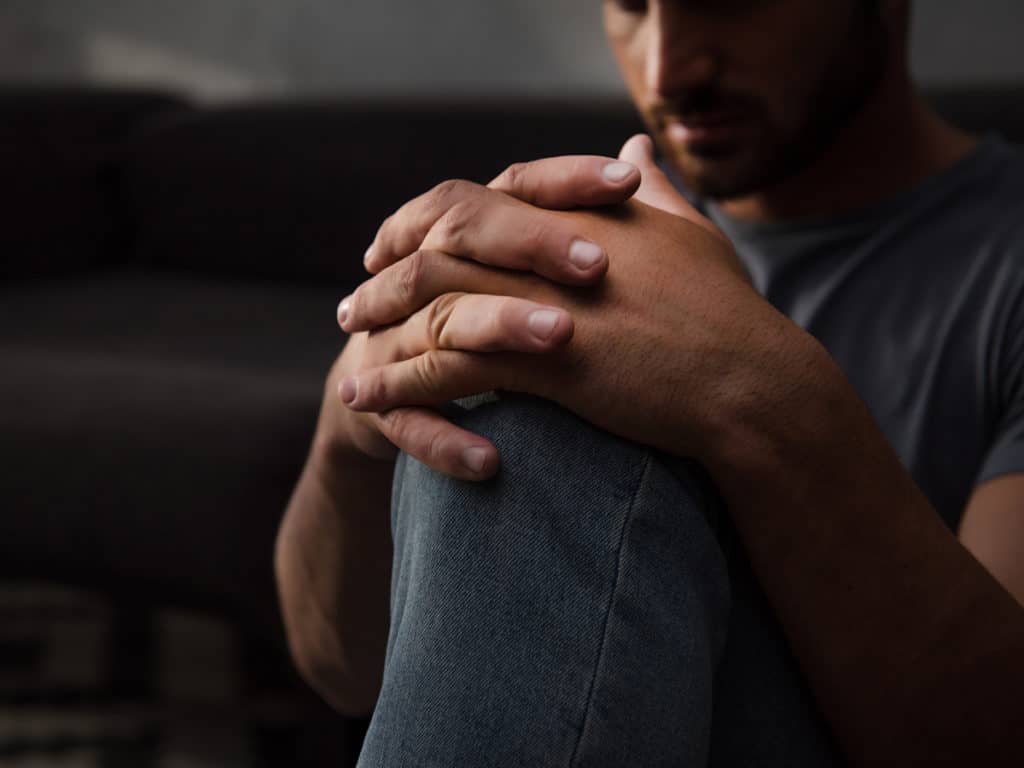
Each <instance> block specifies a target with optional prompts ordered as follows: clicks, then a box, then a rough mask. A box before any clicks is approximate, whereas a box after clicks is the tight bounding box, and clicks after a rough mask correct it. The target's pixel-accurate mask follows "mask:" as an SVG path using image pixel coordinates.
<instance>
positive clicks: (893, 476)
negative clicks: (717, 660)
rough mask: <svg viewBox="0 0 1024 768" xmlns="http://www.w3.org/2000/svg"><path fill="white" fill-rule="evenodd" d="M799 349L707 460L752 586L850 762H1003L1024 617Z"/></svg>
mask: <svg viewBox="0 0 1024 768" xmlns="http://www.w3.org/2000/svg"><path fill="white" fill-rule="evenodd" d="M802 344H803V345H802V346H801V344H800V343H798V344H797V345H796V347H797V348H796V349H795V351H792V350H790V351H791V352H792V355H793V356H792V357H791V358H790V359H789V360H788V361H787V362H788V364H789V365H790V367H791V370H793V371H795V372H798V375H797V376H795V377H794V378H793V379H792V381H791V383H790V384H788V385H786V386H780V387H779V388H778V389H777V390H776V391H775V392H774V393H773V395H772V397H773V398H774V401H773V402H770V403H767V404H766V403H764V402H761V403H760V404H759V405H756V406H755V405H753V403H754V400H753V399H747V402H746V404H745V405H742V406H739V407H737V408H736V409H735V410H734V411H733V416H735V417H736V418H735V419H734V420H733V425H734V429H733V430H731V432H730V431H728V430H726V431H725V433H724V434H726V435H728V437H727V439H725V440H722V441H720V442H719V444H718V446H717V447H716V450H715V451H714V452H713V453H712V454H711V455H709V457H708V458H707V464H708V468H709V470H710V471H711V472H712V474H713V475H714V477H715V479H716V481H717V482H718V483H719V486H720V488H721V491H722V493H723V495H724V497H725V498H726V501H727V503H728V504H729V507H730V509H731V512H732V515H733V517H734V519H735V522H736V525H737V528H738V529H739V530H740V532H741V535H742V537H743V539H744V543H745V545H746V548H747V551H748V553H749V556H750V558H751V560H752V563H753V566H754V568H755V570H756V572H757V574H758V577H759V579H760V581H761V582H762V585H763V587H764V589H765V591H766V592H767V594H768V595H769V597H770V599H771V601H772V603H773V606H774V608H775V611H776V613H777V615H778V617H779V619H780V621H781V622H782V624H783V626H784V628H785V630H786V633H787V635H788V638H789V641H790V643H791V645H792V647H793V650H794V652H795V653H796V655H797V657H798V658H799V659H800V662H801V665H802V667H803V669H804V671H805V673H806V674H807V676H808V679H809V681H810V683H811V686H812V688H813V690H814V691H815V694H816V696H817V698H818V700H819V703H820V705H821V706H822V708H823V710H824V712H825V713H826V716H827V717H828V718H829V720H830V722H831V724H832V726H833V728H834V730H835V732H836V735H837V737H838V738H839V740H840V742H841V743H842V744H843V747H844V750H845V751H846V754H847V755H848V756H849V758H850V759H851V762H853V763H854V764H862V765H878V764H955V765H961V764H964V765H966V764H977V765H981V764H985V765H997V764H1001V761H1006V760H1008V759H1010V756H1011V755H1013V751H1011V748H1013V749H1019V746H1018V744H1017V740H1018V739H1019V734H1020V733H1021V732H1022V730H1024V718H1022V710H1021V709H1020V707H1019V696H1020V691H1021V690H1024V611H1022V609H1021V608H1020V606H1019V605H1018V604H1017V603H1016V602H1015V601H1014V600H1013V598H1012V597H1010V595H1009V594H1008V593H1007V592H1006V591H1005V590H1004V589H1003V588H1002V587H1001V586H1000V585H999V584H998V583H997V582H996V581H995V579H994V578H992V577H991V576H990V575H989V574H988V572H987V571H986V570H985V569H984V568H983V567H982V566H981V565H980V564H979V563H978V562H977V561H976V560H975V559H974V558H973V557H972V556H971V555H970V554H969V553H968V552H967V550H966V549H964V548H963V547H962V546H961V545H960V543H959V542H958V541H957V539H956V538H955V537H954V536H953V534H952V533H951V532H949V531H948V530H947V529H946V527H945V526H944V525H943V523H942V522H941V520H940V518H939V516H938V515H937V513H936V512H935V511H934V510H933V509H932V508H931V506H930V504H929V503H928V501H927V499H926V498H925V497H924V496H923V494H922V493H921V491H920V490H919V489H918V488H917V487H916V485H915V484H914V482H913V480H912V478H911V477H910V476H909V474H908V473H907V472H906V470H905V469H904V468H903V466H902V465H901V463H900V462H899V460H898V458H897V457H896V456H895V454H894V452H893V451H892V449H891V448H890V446H889V445H888V443H887V441H886V440H885V438H884V436H883V435H882V434H881V432H880V430H879V429H878V428H877V426H876V425H875V424H874V422H873V421H872V419H871V418H870V415H869V414H868V412H867V409H866V407H865V406H864V405H863V404H862V403H861V402H860V401H859V399H858V398H857V397H856V395H855V394H854V393H853V392H852V389H851V387H850V386H849V384H848V383H847V382H846V380H845V378H844V377H843V375H842V374H841V372H840V371H839V370H838V368H837V366H835V364H834V363H833V362H832V361H831V359H829V358H828V356H827V354H825V352H824V350H821V349H820V347H818V346H817V344H816V343H808V342H807V341H806V340H804V342H802ZM781 359H783V360H786V355H785V354H784V355H783V356H782V358H781Z"/></svg>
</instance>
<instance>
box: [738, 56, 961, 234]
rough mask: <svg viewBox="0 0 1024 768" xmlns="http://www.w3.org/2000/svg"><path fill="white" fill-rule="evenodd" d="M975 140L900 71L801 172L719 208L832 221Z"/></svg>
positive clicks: (948, 160)
mask: <svg viewBox="0 0 1024 768" xmlns="http://www.w3.org/2000/svg"><path fill="white" fill-rule="evenodd" d="M974 145H975V140H974V139H973V138H972V137H970V136H968V135H967V134H965V133H963V132H962V131H960V130H959V129H957V128H954V127H953V126H952V125H950V124H949V123H947V122H946V121H944V120H943V119H942V118H940V117H939V116H938V115H937V114H936V113H935V112H934V111H933V110H932V109H931V107H930V106H928V105H927V104H926V103H925V101H924V99H923V98H922V97H921V95H920V94H919V93H918V92H917V90H916V89H915V88H914V86H913V85H912V83H911V82H910V79H909V77H908V76H907V75H906V74H905V70H903V69H901V70H900V72H899V73H895V74H890V75H887V76H884V77H883V78H882V81H881V82H880V83H879V87H878V88H877V89H876V91H875V93H874V94H873V95H872V96H871V97H870V98H869V99H868V101H867V102H866V103H865V105H864V107H863V108H862V109H861V110H860V112H859V113H857V115H856V116H855V117H854V118H853V119H852V120H850V122H849V123H848V124H847V125H846V126H845V127H844V128H843V129H842V130H841V131H840V132H839V134H838V135H837V136H836V138H835V140H834V141H833V142H832V144H831V145H830V146H829V147H828V148H827V149H826V150H825V151H824V152H823V153H822V154H821V156H820V157H818V158H817V160H815V161H814V162H813V163H812V164H811V165H810V166H809V167H807V168H806V169H804V170H803V171H801V172H799V173H797V174H795V175H793V176H791V177H789V178H787V179H785V180H783V181H781V182H778V183H776V184H774V185H772V186H770V187H768V188H765V189H763V190H760V191H758V192H757V193H756V194H753V195H749V196H747V197H743V198H735V199H732V200H723V201H721V202H720V203H719V206H720V207H721V209H722V210H723V211H724V212H725V213H727V214H728V215H730V216H732V217H734V218H738V219H744V220H749V221H782V220H787V219H797V218H806V217H820V216H835V215H837V214H843V213H849V212H853V211H857V210H861V209H863V208H867V207H870V206H872V205H874V204H877V203H880V202H882V201H884V200H886V199H888V198H890V197H892V196H894V195H897V194H899V193H900V192H903V191H905V190H908V189H910V188H912V187H913V186H914V185H916V184H918V183H919V182H921V181H923V180H924V179H926V178H928V177H929V176H933V175H934V174H936V173H939V172H941V171H942V170H944V169H946V168H948V167H949V166H950V165H952V164H953V163H955V162H956V161H957V160H959V159H961V158H962V157H963V156H964V155H966V154H967V153H968V152H970V151H971V149H972V148H973V147H974Z"/></svg>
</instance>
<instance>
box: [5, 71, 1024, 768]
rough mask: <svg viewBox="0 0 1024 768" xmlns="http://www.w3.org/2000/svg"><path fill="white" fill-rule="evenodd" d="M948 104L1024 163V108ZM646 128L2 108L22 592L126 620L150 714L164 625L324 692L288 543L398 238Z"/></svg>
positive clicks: (438, 107) (284, 109) (201, 110)
mask: <svg viewBox="0 0 1024 768" xmlns="http://www.w3.org/2000/svg"><path fill="white" fill-rule="evenodd" d="M933 98H934V99H935V101H936V103H937V104H938V105H939V107H940V109H941V110H942V111H944V112H946V113H947V114H949V115H951V116H952V117H953V118H954V119H955V120H956V121H957V122H959V123H960V124H962V125H964V126H965V127H968V128H971V129H973V130H976V131H998V132H1000V133H1002V134H1003V135H1004V136H1006V137H1007V138H1009V139H1010V140H1013V141H1024V91H1021V90H1019V89H1012V88H989V89H984V88H982V89H972V90H966V91H950V92H941V93H934V94H933ZM638 129H639V123H638V120H637V118H636V117H635V115H634V114H633V112H632V110H631V108H630V107H629V106H628V105H625V104H621V103H607V104H601V103H579V104H564V103H554V102H551V103H542V102H538V103H516V104H514V105H510V104H508V103H503V102H497V101H495V102H494V103H492V104H472V105H470V104H465V103H463V104H436V103H428V102H423V103H419V104H417V103H406V104H386V103H331V102H320V103H312V102H307V103H252V104H244V105H234V106H222V107H216V108H212V107H199V106H195V105H193V104H190V103H188V102H187V101H186V100H184V99H181V98H179V97H176V96H173V95H168V94H160V93H142V92H126V91H103V90H81V89H42V90H41V89H30V88H16V87H8V88H5V89H0V179H2V183H3V192H2V199H3V200H4V206H3V212H4V213H3V218H4V225H3V226H2V227H0V275H2V278H3V283H2V285H0V366H2V371H3V375H2V376H0V510H2V513H0V579H2V580H3V582H4V583H6V584H9V585H10V584H14V585H18V584H38V583H46V584H63V585H75V586H76V587H85V588H87V589H88V590H89V592H90V594H98V595H102V596H103V598H104V599H106V600H110V601H111V605H113V606H114V608H113V611H114V615H116V616H117V617H121V618H117V619H116V620H115V621H114V626H115V627H119V629H118V632H119V633H120V634H117V633H115V634H117V638H118V640H117V642H118V643H120V645H118V646H117V647H118V648H120V649H121V650H120V651H119V652H118V656H117V659H116V660H115V662H114V663H113V664H112V665H111V669H112V670H113V671H112V673H111V674H112V675H113V677H114V678H115V679H118V680H121V681H122V682H124V680H129V682H128V683H124V684H125V685H127V686H128V689H127V690H130V691H134V692H135V693H133V694H132V695H134V696H136V697H140V696H141V697H145V696H146V695H149V694H147V693H146V691H149V693H150V694H151V690H150V689H151V688H152V686H151V685H150V684H149V683H147V682H146V681H147V678H146V675H147V674H151V669H150V667H151V666H152V665H150V667H147V669H150V672H146V671H145V670H142V671H139V672H138V674H137V675H136V677H135V678H132V676H131V675H130V674H127V673H125V672H124V670H125V669H126V668H129V667H131V665H132V664H133V663H134V664H136V666H138V662H137V659H136V657H137V656H138V655H139V653H141V652H139V651H138V648H139V647H141V646H142V645H145V642H147V641H146V638H147V637H150V639H151V635H152V631H151V630H145V629H140V628H142V627H146V626H152V622H151V621H150V619H151V612H152V611H153V610H157V609H159V608H161V607H163V606H174V607H179V608H185V609H188V610H197V611H200V612H203V613H205V614H209V615H214V616H218V617H220V618H221V619H223V620H225V621H227V622H229V623H230V625H231V627H233V628H235V630H236V631H237V635H238V637H240V638H241V646H242V648H243V650H242V651H241V653H242V655H243V656H244V657H245V658H247V659H249V661H248V662H247V663H248V666H247V668H246V669H247V671H246V672H245V673H244V675H243V677H244V678H245V680H247V681H249V682H246V683H245V684H244V685H243V686H242V687H243V688H245V689H246V690H247V691H249V692H250V693H251V692H252V691H253V690H257V689H259V690H263V689H262V688H259V686H258V685H257V684H256V683H252V682H251V681H252V680H253V679H258V678H260V676H261V675H263V676H268V675H269V676H270V677H272V678H273V680H272V681H271V683H268V685H269V687H270V688H272V689H273V690H274V691H277V692H279V691H280V690H284V689H287V690H289V691H291V690H293V688H294V690H300V689H299V688H298V687H297V686H296V684H295V682H294V678H293V677H291V673H290V672H289V671H288V665H287V660H286V657H285V655H284V652H283V641H282V633H281V629H280V625H279V620H278V617H277V612H276V604H275V597H274V591H273V584H272V576H271V551H272V542H273V537H274V533H275V530H276V527H277V524H278V521H279V519H280V515H281V512H282V510H283V508H284V505H285V503H286V501H287V498H288V494H289V492H290V490H291V486H292V484H293V482H294V480H295V478H296V477H297V474H298V471H299V468H300V466H301V464H302V461H303V459H304V455H305V451H306V447H307V445H308V440H309V437H310V435H311V431H312V427H313V423H314V419H315V416H316V412H317V407H318V405H319V402H320V397H321V387H322V381H323V377H324V374H325V373H326V371H327V368H328V366H329V364H330V362H331V361H332V360H333V358H334V357H335V355H336V354H337V352H338V351H339V349H340V347H341V346H342V344H343V341H344V339H343V336H342V334H341V333H340V331H339V330H338V329H337V326H336V325H335V321H334V311H335V306H336V304H337V302H338V300H339V299H340V298H341V297H342V296H343V295H345V294H346V293H347V292H349V291H350V290H351V289H352V287H353V286H354V285H356V284H357V283H358V282H359V281H360V280H361V279H362V269H361V257H362V253H363V251H364V250H365V248H366V246H367V245H368V244H369V242H370V240H371V239H372V237H373V233H374V231H375V229H376V227H377V225H378V224H379V222H380V221H381V220H382V219H383V218H384V217H385V216H386V215H388V214H389V213H390V212H391V211H392V210H393V209H394V208H395V207H397V206H398V205H399V204H401V203H402V202H404V201H405V200H407V199H409V198H410V197H412V196H414V195H416V194H418V193H420V192H422V191H425V190H426V189H428V188H429V187H430V186H432V185H433V184H435V183H436V182H438V181H441V180H442V179H444V178H450V177H463V178H470V179H474V180H480V181H485V180H487V179H488V178H490V177H492V176H493V175H495V174H496V173H497V172H499V171H500V170H501V169H502V168H504V167H505V166H506V165H507V164H509V163H510V162H513V161H517V160H524V159H530V158H534V157H539V156H545V155H552V154H561V153H570V152H593V153H601V154H613V153H614V152H615V151H616V150H617V148H618V146H619V144H621V142H622V140H623V139H624V138H625V137H627V136H628V135H629V134H630V133H631V132H633V131H635V130H638ZM2 610H3V605H2V604H0V611H2ZM125 616H127V617H128V618H123V617H125ZM147 622H148V623H147ZM133 627H134V628H135V629H133ZM147 633H148V634H147ZM3 640H4V637H3V635H2V634H0V655H2V654H3V652H4V649H5V647H6V646H5V645H4V643H3ZM8 645H10V643H8ZM19 647H21V646H19ZM144 655H145V654H143V656H144ZM133 659H135V661H133ZM147 663H148V662H147ZM196 663H197V664H201V662H196ZM142 666H144V667H145V664H143V665H142ZM2 670H3V661H2V659H0V698H2V696H3V695H4V694H3V690H4V689H3V686H2V681H3V676H2ZM268 670H272V672H268ZM126 674H127V676H126ZM136 678H137V679H136ZM130 680H135V683H131V682H130ZM133 684H134V685H135V686H136V687H135V688H132V687H131V686H132V685H133ZM147 686H149V687H148V688H147ZM254 686H255V687H254ZM64 693H65V694H66V693H67V692H66V691H65V692H64ZM79 694H80V698H81V695H84V694H81V691H79ZM297 695H298V694H297ZM287 701H288V702H290V703H289V705H288V706H299V705H298V704H295V703H294V702H295V701H297V700H296V699H287ZM302 706H310V707H314V708H315V706H316V705H312V704H303V705H302ZM303 711H307V710H303ZM308 711H315V710H314V709H311V710H308ZM317 716H318V717H321V718H322V721H323V722H327V723H330V722H331V720H330V717H329V716H328V715H326V714H324V713H323V712H320V714H319V715H317ZM285 719H286V720H287V719H288V718H285ZM294 719H295V718H294V717H293V718H292V721H294ZM357 740H358V739H357V737H352V738H351V739H349V740H348V741H346V742H345V746H343V747H342V749H343V750H344V749H351V748H353V745H354V744H355V743H356V742H357ZM2 751H3V744H0V752H2ZM321 757H322V754H321V756H320V757H318V758H317V759H316V760H313V762H314V763H316V762H318V761H319V760H320V759H321ZM296 759H297V758H296V757H295V754H291V756H290V758H289V764H295V762H294V761H295V760H296ZM253 764H270V763H268V762H266V761H264V762H256V763H253Z"/></svg>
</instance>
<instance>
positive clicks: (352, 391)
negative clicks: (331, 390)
mask: <svg viewBox="0 0 1024 768" xmlns="http://www.w3.org/2000/svg"><path fill="white" fill-rule="evenodd" d="M339 391H340V392H341V401H342V402H343V403H345V405H351V404H352V403H353V402H355V399H356V392H358V391H359V383H358V382H357V381H356V380H355V379H353V378H348V379H345V380H344V381H342V382H341V387H340V388H339Z"/></svg>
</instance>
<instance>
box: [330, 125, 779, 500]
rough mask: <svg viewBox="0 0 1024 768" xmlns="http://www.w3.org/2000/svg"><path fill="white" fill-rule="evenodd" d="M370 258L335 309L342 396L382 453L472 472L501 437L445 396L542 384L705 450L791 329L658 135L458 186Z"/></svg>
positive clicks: (390, 223)
mask: <svg viewBox="0 0 1024 768" xmlns="http://www.w3.org/2000/svg"><path fill="white" fill-rule="evenodd" d="M365 263H366V267H367V269H368V270H369V272H371V273H372V274H373V277H371V278H370V279H369V280H367V281H366V282H365V283H363V284H362V285H361V286H360V287H359V288H358V289H357V290H356V291H355V292H354V293H353V294H352V295H351V296H349V297H347V298H346V299H344V300H343V301H342V302H341V304H340V305H339V308H338V319H339V322H340V324H341V327H342V328H343V329H344V330H345V331H347V332H349V333H351V334H353V338H352V341H351V342H350V346H353V345H354V346H355V347H357V348H358V350H359V352H358V353H357V357H358V359H357V360H354V361H351V362H350V363H349V365H348V366H347V367H346V370H344V371H343V372H342V374H340V375H339V379H340V381H339V382H337V391H338V396H339V397H340V398H341V400H342V401H343V403H344V404H345V405H346V406H347V407H348V409H349V411H350V412H351V413H353V414H355V413H363V414H366V417H365V419H364V420H363V421H362V422H361V425H360V427H359V429H361V430H362V431H363V433H364V434H363V435H362V438H361V440H362V443H363V444H365V446H366V447H365V450H367V451H368V452H371V453H374V452H376V453H378V454H386V452H387V449H386V448H385V447H384V443H385V442H386V443H390V444H393V445H395V446H397V447H398V448H401V449H402V450H405V451H406V452H408V453H409V454H411V455H412V456H414V457H416V458H417V459H419V460H421V461H423V462H424V463H426V464H428V465H429V466H432V467H433V468H435V469H437V470H439V471H441V472H444V473H446V474H449V475H453V476H456V477H461V478H465V479H475V480H479V479H483V478H485V477H488V476H490V475H491V474H493V473H494V472H495V471H496V469H497V467H498V464H499V457H498V454H497V449H496V448H495V447H494V446H493V445H492V444H491V443H490V442H489V441H487V440H486V439H484V438H483V437H480V436H478V435H473V434H470V433H468V432H466V431H464V430H462V429H460V428H458V427H456V426H455V425H453V424H451V423H450V422H448V421H446V420H444V419H443V418H442V417H441V416H440V414H438V413H437V412H436V411H434V410H433V409H432V408H431V406H436V405H438V404H441V403H444V402H447V401H450V400H453V399H456V398H459V397H463V396H467V395H471V394H477V393H480V392H485V391H490V390H498V389H500V390H507V391H515V392H524V393H530V394H534V395H538V396H540V397H544V398H547V399H550V400H553V401H555V402H558V403H559V404H561V405H563V406H564V407H566V408H568V409H570V410H572V411H574V412H575V413H577V414H578V415H580V416H581V417H582V418H584V419H586V420H587V421H589V422H591V423H594V424H596V425H598V426H600V427H603V428H605V429H607V430H609V431H611V432H614V433H616V434H619V435H621V436H623V437H626V438H628V439H631V440H634V441H637V442H642V443H645V444H648V445H652V446H654V447H657V448H660V449H662V450H666V451H668V452H670V453H674V454H676V455H690V456H698V457H699V456H700V455H701V454H702V451H704V450H706V449H707V448H708V447H709V445H710V443H711V442H712V441H714V440H716V439H722V438H724V437H725V435H724V434H723V433H724V422H723V419H722V418H721V416H720V414H721V413H722V412H723V411H722V410H721V409H723V408H724V409H727V410H728V409H729V408H730V407H732V405H734V404H737V403H738V400H737V399H743V398H749V397H750V393H751V388H756V387H757V374H756V371H758V370H764V369H765V367H769V368H770V366H771V360H772V357H773V355H774V349H775V343H774V340H775V339H777V338H778V336H779V334H780V333H783V334H784V332H785V327H784V326H785V323H786V321H785V320H784V319H783V318H782V317H781V316H780V315H778V314H777V313H776V312H775V311H774V310H772V309H771V307H770V306H769V305H768V304H767V303H766V302H765V301H764V300H763V299H761V297H759V296H758V295H757V293H756V292H755V291H754V290H753V289H752V288H751V286H750V284H749V282H748V280H747V277H746V273H745V272H744V270H743V268H742V266H741V265H740V263H739V261H738V260H737V258H736V256H735V253H734V251H733V248H732V246H731V244H730V243H729V242H728V240H727V239H726V238H725V237H724V236H723V235H722V234H721V233H720V232H719V231H718V230H717V229H716V228H715V227H714V226H713V225H712V224H711V223H710V222H709V221H708V220H707V219H705V218H704V217H702V216H701V215H700V214H699V213H698V212H697V211H696V210H695V209H694V208H693V207H692V206H690V205H689V203H687V201H686V200H685V199H683V198H682V197H681V196H680V195H679V194H678V193H677V192H676V191H675V189H674V188H673V187H672V185H671V184H670V183H669V181H668V180H667V179H666V178H665V176H664V175H663V174H662V173H661V171H660V170H659V169H658V168H657V167H656V166H655V164H654V162H653V157H652V148H651V144H650V140H649V139H648V138H647V137H646V136H637V137H634V138H633V139H631V140H630V141H629V142H627V143H626V145H625V146H624V147H623V151H622V153H621V154H620V160H619V161H611V160H608V159H605V158H597V157H564V158H552V159H547V160H541V161H537V162H534V163H528V164H522V165H517V166H513V167H511V168H510V169H509V170H507V171H506V172H505V173H503V174H502V175H501V176H499V177H498V178H497V179H495V180H494V181H493V182H492V183H491V184H490V185H488V186H486V187H484V186H480V185H476V184H471V183H469V182H464V181H453V182H445V183H443V184H441V185H439V186H438V187H436V188H435V189H433V190H431V191H430V192H428V193H427V194H425V195H422V196H421V197H419V198H416V199H415V200H412V201H411V202H409V203H407V204H406V205H404V206H403V207H402V208H400V209H399V210H398V211H397V212H396V213H395V214H394V215H392V216H391V217H390V218H388V219H387V220H386V221H385V222H384V223H383V225H382V226H381V227H380V229H379V231H378V233H377V236H376V238H375V239H374V242H373V244H372V245H371V247H370V249H369V250H368V251H367V253H366V259H365ZM734 401H735V402H734ZM357 442H359V441H358V440H357Z"/></svg>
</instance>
